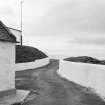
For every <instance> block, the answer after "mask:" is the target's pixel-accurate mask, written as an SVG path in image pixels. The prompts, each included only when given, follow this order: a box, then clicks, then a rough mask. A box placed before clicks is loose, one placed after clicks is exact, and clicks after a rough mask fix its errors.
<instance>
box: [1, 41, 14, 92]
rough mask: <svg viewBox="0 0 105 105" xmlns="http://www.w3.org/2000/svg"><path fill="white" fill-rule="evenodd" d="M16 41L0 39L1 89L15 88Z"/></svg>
mask: <svg viewBox="0 0 105 105" xmlns="http://www.w3.org/2000/svg"><path fill="white" fill-rule="evenodd" d="M13 64H15V43H11V42H6V41H0V91H5V90H11V89H14V88H15V72H14V70H13V68H12V65H13Z"/></svg>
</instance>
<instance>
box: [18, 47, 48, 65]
mask: <svg viewBox="0 0 105 105" xmlns="http://www.w3.org/2000/svg"><path fill="white" fill-rule="evenodd" d="M46 57H47V55H46V54H44V53H43V52H42V51H40V50H38V49H36V48H34V47H30V46H20V45H17V46H16V63H24V62H32V61H35V60H37V59H42V58H46Z"/></svg>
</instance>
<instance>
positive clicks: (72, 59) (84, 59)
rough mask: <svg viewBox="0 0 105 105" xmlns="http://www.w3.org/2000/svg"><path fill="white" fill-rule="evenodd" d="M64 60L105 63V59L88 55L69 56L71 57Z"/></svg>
mask: <svg viewBox="0 0 105 105" xmlns="http://www.w3.org/2000/svg"><path fill="white" fill-rule="evenodd" d="M64 60H65V61H71V62H82V63H91V64H101V65H105V60H99V59H96V58H92V57H88V56H79V57H69V58H65V59H64Z"/></svg>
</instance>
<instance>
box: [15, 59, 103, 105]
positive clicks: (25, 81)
mask: <svg viewBox="0 0 105 105" xmlns="http://www.w3.org/2000/svg"><path fill="white" fill-rule="evenodd" d="M58 69H59V61H58V60H51V61H50V64H49V65H47V66H45V67H42V68H38V69H33V70H26V71H19V72H16V87H17V88H18V89H26V90H35V91H37V92H36V97H35V98H33V99H32V100H31V101H28V102H25V103H24V105H105V102H104V101H102V100H101V99H100V98H99V97H98V96H97V95H96V94H93V93H92V92H91V91H90V90H89V89H87V88H85V87H82V86H80V85H77V84H75V83H73V82H71V81H68V80H66V79H64V78H62V77H61V76H60V75H58V74H57V70H58ZM32 94H33V93H32ZM30 96H31V94H30Z"/></svg>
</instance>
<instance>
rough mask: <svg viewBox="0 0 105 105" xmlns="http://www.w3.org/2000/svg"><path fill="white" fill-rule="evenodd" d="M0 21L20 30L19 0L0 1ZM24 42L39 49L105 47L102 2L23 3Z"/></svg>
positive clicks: (52, 0)
mask: <svg viewBox="0 0 105 105" xmlns="http://www.w3.org/2000/svg"><path fill="white" fill-rule="evenodd" d="M0 18H1V20H2V21H3V22H4V23H5V24H6V25H7V26H9V27H13V28H18V29H19V28H20V0H0ZM23 36H24V43H25V44H29V45H32V46H37V47H41V48H43V49H54V48H56V49H59V48H65V47H66V48H67V47H69V45H70V44H74V45H75V44H81V45H92V46H93V45H96V46H98V45H105V0H24V3H23Z"/></svg>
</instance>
